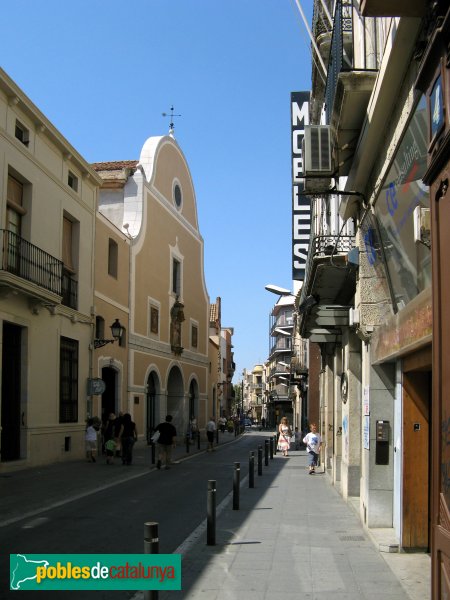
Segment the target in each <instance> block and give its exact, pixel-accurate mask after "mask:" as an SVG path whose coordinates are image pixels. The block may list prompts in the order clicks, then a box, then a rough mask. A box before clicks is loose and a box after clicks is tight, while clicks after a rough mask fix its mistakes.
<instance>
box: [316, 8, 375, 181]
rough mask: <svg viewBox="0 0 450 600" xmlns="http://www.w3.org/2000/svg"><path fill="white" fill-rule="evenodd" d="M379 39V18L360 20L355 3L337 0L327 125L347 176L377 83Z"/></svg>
mask: <svg viewBox="0 0 450 600" xmlns="http://www.w3.org/2000/svg"><path fill="white" fill-rule="evenodd" d="M357 19H361V23H359V22H358V21H357ZM356 26H357V27H356ZM377 40H378V36H377V24H376V19H372V20H370V19H366V20H365V19H364V17H359V16H358V14H357V12H356V9H354V8H353V2H352V0H337V2H336V9H335V13H334V20H333V34H332V38H331V47H330V55H329V62H328V74H327V82H326V87H325V106H326V122H327V124H328V125H331V126H332V130H333V136H334V138H335V140H334V141H335V145H336V148H339V149H340V152H339V155H337V156H336V157H335V159H336V161H337V163H338V164H339V165H340V170H339V174H340V175H348V171H349V169H350V166H351V157H352V156H353V153H354V149H355V145H356V140H357V138H358V136H359V131H360V129H361V127H362V124H363V121H364V118H365V115H366V110H367V105H368V102H369V98H370V95H371V93H372V89H373V86H374V83H375V78H376V75H377V71H378V68H379V64H380V49H379V48H378V46H377Z"/></svg>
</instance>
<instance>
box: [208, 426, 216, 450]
mask: <svg viewBox="0 0 450 600" xmlns="http://www.w3.org/2000/svg"><path fill="white" fill-rule="evenodd" d="M215 432H216V422H215V421H214V417H210V419H209V421H208V422H207V423H206V437H207V438H208V452H212V451H213V450H214V433H215Z"/></svg>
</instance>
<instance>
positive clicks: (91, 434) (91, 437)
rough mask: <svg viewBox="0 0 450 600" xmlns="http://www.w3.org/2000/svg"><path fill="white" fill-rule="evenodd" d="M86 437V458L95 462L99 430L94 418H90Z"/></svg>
mask: <svg viewBox="0 0 450 600" xmlns="http://www.w3.org/2000/svg"><path fill="white" fill-rule="evenodd" d="M84 439H85V444H86V459H87V461H88V462H94V463H95V462H96V460H95V457H96V455H97V430H96V429H95V428H94V419H88V421H87V425H86V433H85V435H84Z"/></svg>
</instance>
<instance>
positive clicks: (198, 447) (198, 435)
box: [197, 431, 200, 450]
mask: <svg viewBox="0 0 450 600" xmlns="http://www.w3.org/2000/svg"><path fill="white" fill-rule="evenodd" d="M197 450H200V431H197Z"/></svg>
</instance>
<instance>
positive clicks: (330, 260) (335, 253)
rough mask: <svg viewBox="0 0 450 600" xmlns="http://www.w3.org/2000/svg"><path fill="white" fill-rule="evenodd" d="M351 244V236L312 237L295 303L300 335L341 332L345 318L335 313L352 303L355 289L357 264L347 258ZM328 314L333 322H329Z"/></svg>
mask: <svg viewBox="0 0 450 600" xmlns="http://www.w3.org/2000/svg"><path fill="white" fill-rule="evenodd" d="M354 246H355V238H354V236H325V235H321V236H316V237H314V238H313V239H312V240H311V243H310V247H309V252H308V260H307V263H306V274H305V282H304V285H303V288H302V293H301V296H300V299H299V302H298V304H299V312H300V315H301V316H300V319H301V321H300V335H301V336H302V337H310V336H311V333H312V332H313V331H315V332H316V333H317V334H320V335H319V338H318V339H322V338H327V337H332V338H333V339H335V337H336V335H340V332H341V327H342V326H343V325H345V319H344V318H341V317H342V315H340V313H339V315H337V313H336V314H335V312H336V310H337V311H340V310H341V309H342V310H344V309H343V308H342V307H346V306H349V305H350V304H351V302H352V299H353V296H354V294H355V289H356V267H355V265H354V264H352V263H350V262H349V260H348V254H349V252H350V251H351V250H352V249H353V248H354ZM310 299H313V301H312V302H308V300H310ZM302 307H303V310H302ZM334 309H335V310H334ZM333 311H334V312H333ZM344 312H345V310H344ZM347 313H348V308H347ZM327 315H328V316H327ZM330 315H331V321H332V322H333V323H334V322H335V325H329V321H330V319H329V318H328V317H329V316H330ZM338 316H339V319H338V318H337V317H338ZM324 323H327V325H326V326H325V325H324ZM310 339H311V338H310ZM313 341H314V340H313Z"/></svg>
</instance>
